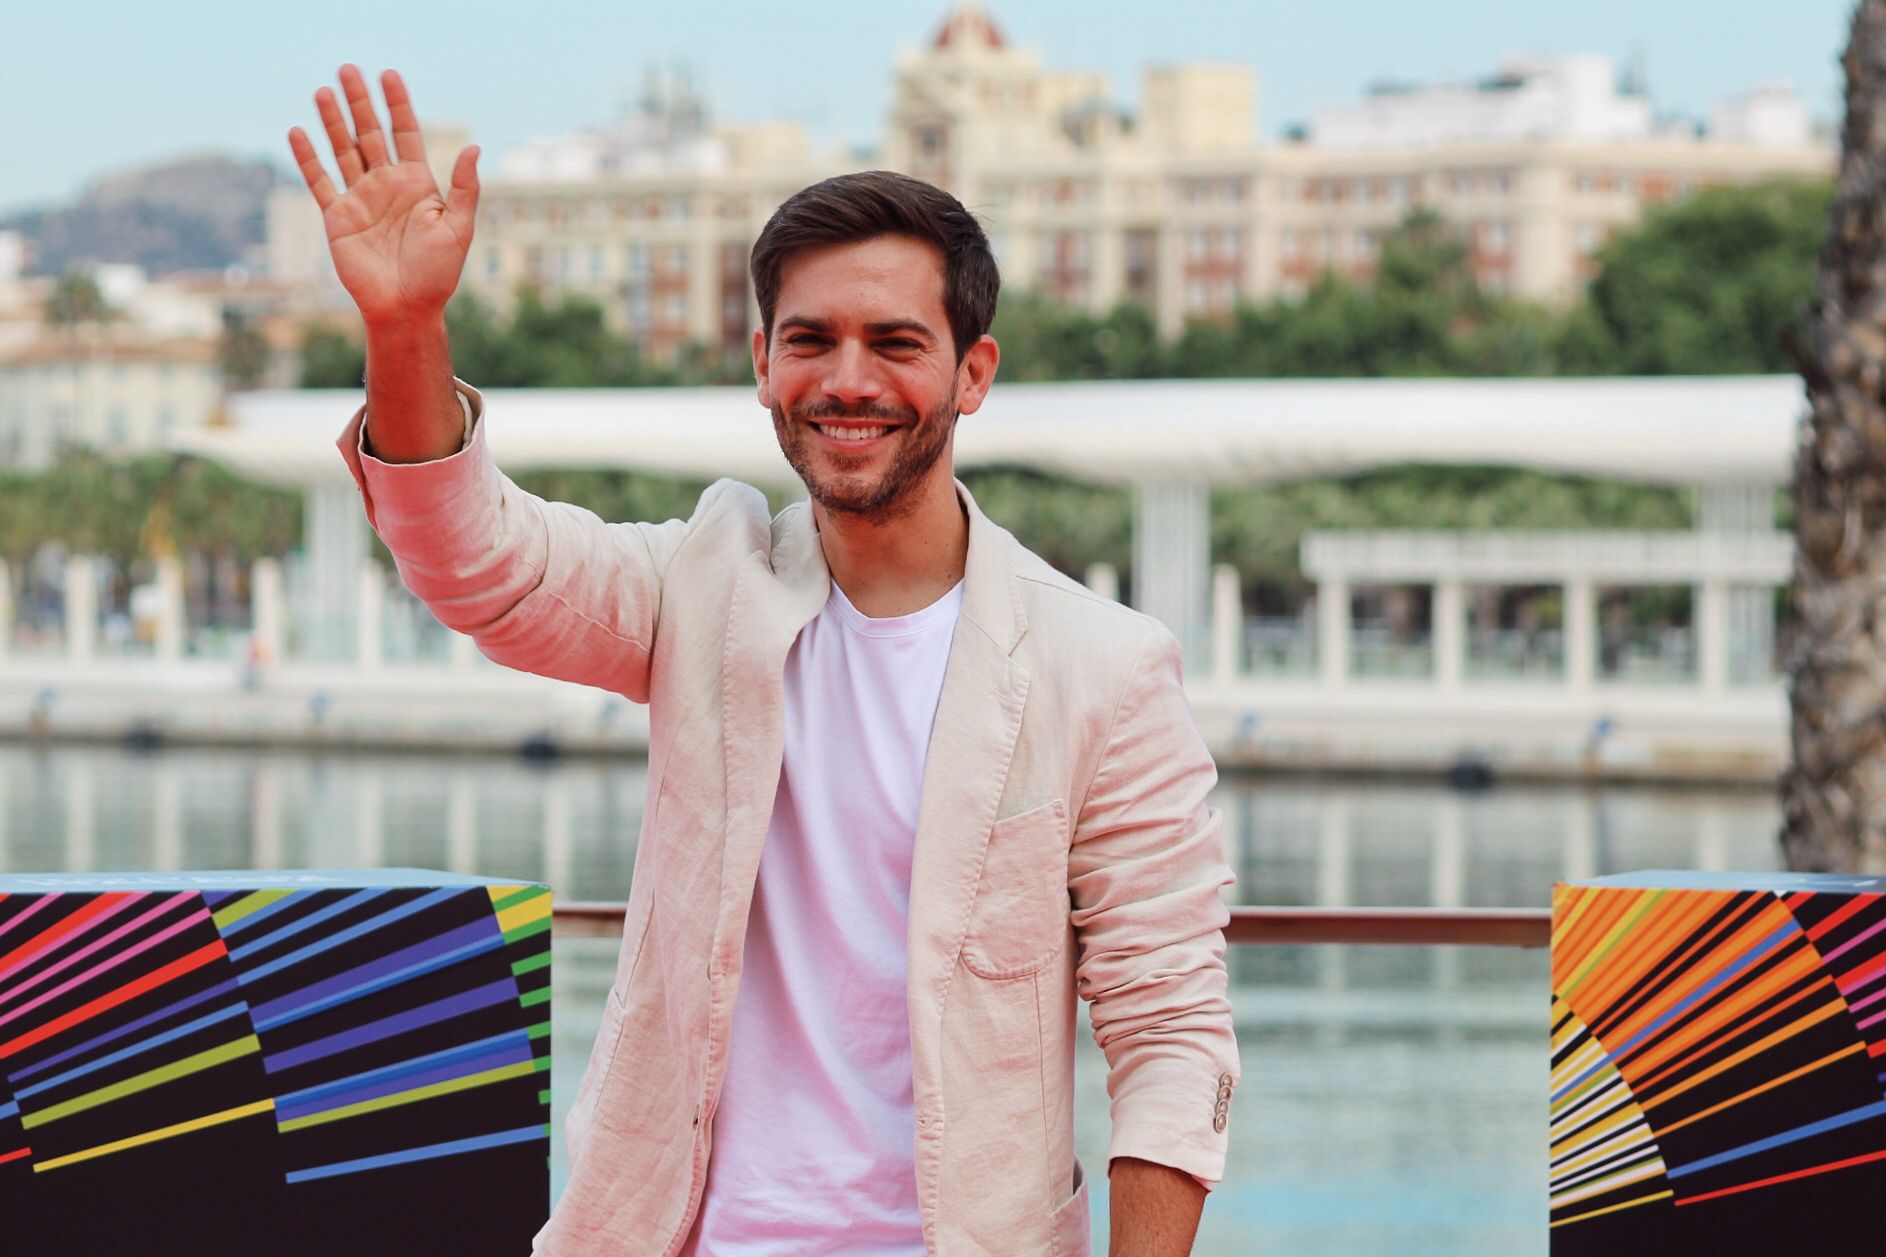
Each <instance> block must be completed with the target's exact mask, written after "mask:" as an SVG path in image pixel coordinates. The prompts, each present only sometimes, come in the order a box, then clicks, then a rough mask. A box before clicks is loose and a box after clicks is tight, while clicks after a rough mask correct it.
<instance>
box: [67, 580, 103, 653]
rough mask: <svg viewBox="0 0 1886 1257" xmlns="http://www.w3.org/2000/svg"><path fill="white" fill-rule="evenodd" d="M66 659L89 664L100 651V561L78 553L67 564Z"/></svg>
mask: <svg viewBox="0 0 1886 1257" xmlns="http://www.w3.org/2000/svg"><path fill="white" fill-rule="evenodd" d="M65 644H66V658H67V659H68V660H70V661H71V662H73V663H75V664H76V663H90V662H91V661H92V659H93V658H94V657H95V656H96V655H97V654H98V563H97V560H95V559H94V558H93V557H92V556H91V555H89V554H75V555H72V556H71V557H70V558H68V559H67V560H66V563H65Z"/></svg>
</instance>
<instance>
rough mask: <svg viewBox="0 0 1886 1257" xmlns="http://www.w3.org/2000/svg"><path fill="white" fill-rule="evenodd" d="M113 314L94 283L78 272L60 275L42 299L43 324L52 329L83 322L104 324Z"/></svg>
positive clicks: (103, 295) (74, 325)
mask: <svg viewBox="0 0 1886 1257" xmlns="http://www.w3.org/2000/svg"><path fill="white" fill-rule="evenodd" d="M114 314H115V311H113V310H112V308H111V306H109V305H108V304H106V302H105V294H104V292H103V291H101V290H100V289H99V287H98V281H97V280H96V279H94V278H92V277H91V276H90V275H87V274H84V273H82V272H74V273H72V274H69V275H66V276H63V277H62V278H61V279H60V280H59V282H58V283H57V284H55V285H53V289H52V295H51V296H49V297H47V298H46V322H48V323H50V324H51V325H52V326H54V327H62V328H70V327H77V326H79V325H80V324H84V323H104V322H107V321H109V320H110V319H111V318H112V317H113V316H114Z"/></svg>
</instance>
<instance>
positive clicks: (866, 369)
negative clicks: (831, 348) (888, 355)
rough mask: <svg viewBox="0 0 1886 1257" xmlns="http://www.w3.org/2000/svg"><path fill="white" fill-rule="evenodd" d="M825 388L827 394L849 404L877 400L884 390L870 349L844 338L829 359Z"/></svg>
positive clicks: (835, 399)
mask: <svg viewBox="0 0 1886 1257" xmlns="http://www.w3.org/2000/svg"><path fill="white" fill-rule="evenodd" d="M828 362H829V363H830V368H829V370H828V371H827V372H826V376H825V382H824V391H825V395H826V396H827V397H830V398H832V399H833V400H834V401H838V402H841V403H844V404H846V405H856V404H859V403H862V402H870V401H875V400H877V398H878V396H879V394H881V393H882V392H883V388H882V386H881V385H880V384H879V382H878V379H877V372H876V370H875V369H874V367H873V364H872V361H871V355H870V352H869V351H868V350H867V349H866V348H865V347H864V346H863V345H862V344H860V343H859V342H857V341H855V340H850V339H846V340H842V341H840V342H839V343H838V348H837V352H835V353H833V354H832V355H831V357H830V358H829V359H828Z"/></svg>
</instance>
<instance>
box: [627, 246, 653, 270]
mask: <svg viewBox="0 0 1886 1257" xmlns="http://www.w3.org/2000/svg"><path fill="white" fill-rule="evenodd" d="M623 252H624V255H625V257H624V260H625V262H626V263H627V265H626V266H625V268H624V269H626V270H627V271H628V273H629V278H630V279H647V278H648V246H647V245H644V244H632V245H630V246H629V247H628V248H627V249H625V250H624V251H623Z"/></svg>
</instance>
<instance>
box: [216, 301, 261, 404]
mask: <svg viewBox="0 0 1886 1257" xmlns="http://www.w3.org/2000/svg"><path fill="white" fill-rule="evenodd" d="M216 356H217V361H218V363H219V364H220V365H221V367H222V370H223V378H224V379H225V380H226V381H228V383H229V385H230V386H231V387H233V388H239V389H242V388H254V387H255V386H256V385H257V384H260V383H261V382H262V377H263V376H265V375H267V374H268V369H269V363H270V362H271V361H272V360H273V358H274V356H275V355H274V353H273V351H272V350H270V348H269V343H268V337H266V336H264V335H263V334H262V329H261V328H259V327H257V326H256V325H255V321H254V320H253V319H251V318H250V317H249V316H248V315H247V314H245V313H243V312H242V311H241V310H237V309H234V308H226V309H224V311H223V335H222V339H221V340H220V341H219V342H218V343H217V347H216Z"/></svg>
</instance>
